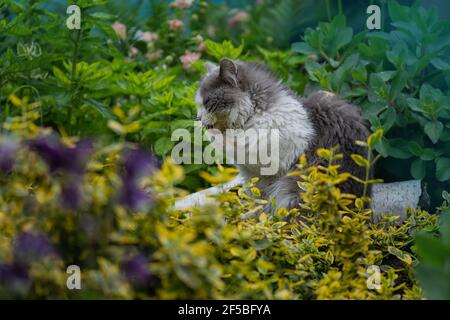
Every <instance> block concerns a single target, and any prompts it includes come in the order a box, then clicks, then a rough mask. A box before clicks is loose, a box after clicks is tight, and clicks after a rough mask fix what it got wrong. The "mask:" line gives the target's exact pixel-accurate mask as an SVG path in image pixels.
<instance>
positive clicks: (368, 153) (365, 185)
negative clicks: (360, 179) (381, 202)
mask: <svg viewBox="0 0 450 320" xmlns="http://www.w3.org/2000/svg"><path fill="white" fill-rule="evenodd" d="M367 162H368V163H369V166H368V167H367V168H366V177H365V179H364V189H363V198H365V197H366V196H367V186H368V185H369V183H368V182H367V181H369V176H370V167H371V162H372V148H370V147H368V149H367Z"/></svg>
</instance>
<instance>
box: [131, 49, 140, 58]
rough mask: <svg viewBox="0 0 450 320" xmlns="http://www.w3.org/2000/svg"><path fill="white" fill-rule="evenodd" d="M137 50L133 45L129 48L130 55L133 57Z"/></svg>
mask: <svg viewBox="0 0 450 320" xmlns="http://www.w3.org/2000/svg"><path fill="white" fill-rule="evenodd" d="M138 52H139V50H138V49H137V48H135V47H131V48H130V57H134V56H136V55H137V54H138Z"/></svg>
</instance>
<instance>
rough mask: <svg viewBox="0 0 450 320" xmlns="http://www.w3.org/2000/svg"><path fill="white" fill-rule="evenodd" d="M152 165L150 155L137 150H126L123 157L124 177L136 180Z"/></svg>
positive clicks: (147, 171)
mask: <svg viewBox="0 0 450 320" xmlns="http://www.w3.org/2000/svg"><path fill="white" fill-rule="evenodd" d="M153 167H154V162H153V159H152V157H151V156H150V155H149V154H147V153H145V152H142V151H139V150H128V151H127V153H126V155H125V159H124V169H125V170H124V171H125V172H124V179H126V180H130V181H132V182H137V180H138V179H140V178H142V177H143V176H145V175H146V174H148V173H149V172H150V171H151V170H152V169H153Z"/></svg>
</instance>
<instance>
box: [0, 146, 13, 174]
mask: <svg viewBox="0 0 450 320" xmlns="http://www.w3.org/2000/svg"><path fill="white" fill-rule="evenodd" d="M16 149H17V146H16V144H15V143H14V142H13V141H12V140H3V141H1V140H0V173H8V172H10V171H11V170H12V169H13V165H14V153H15V151H16Z"/></svg>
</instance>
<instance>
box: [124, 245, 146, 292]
mask: <svg viewBox="0 0 450 320" xmlns="http://www.w3.org/2000/svg"><path fill="white" fill-rule="evenodd" d="M121 269H122V271H123V273H124V274H125V276H126V277H127V278H128V280H129V281H131V282H132V283H133V284H134V285H137V286H146V285H148V284H149V283H150V282H151V281H152V278H153V277H152V274H151V273H150V270H149V262H148V259H147V257H146V256H145V255H144V254H142V253H138V254H136V255H135V256H133V257H131V258H129V259H127V260H125V261H124V262H123V263H122V268H121Z"/></svg>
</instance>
